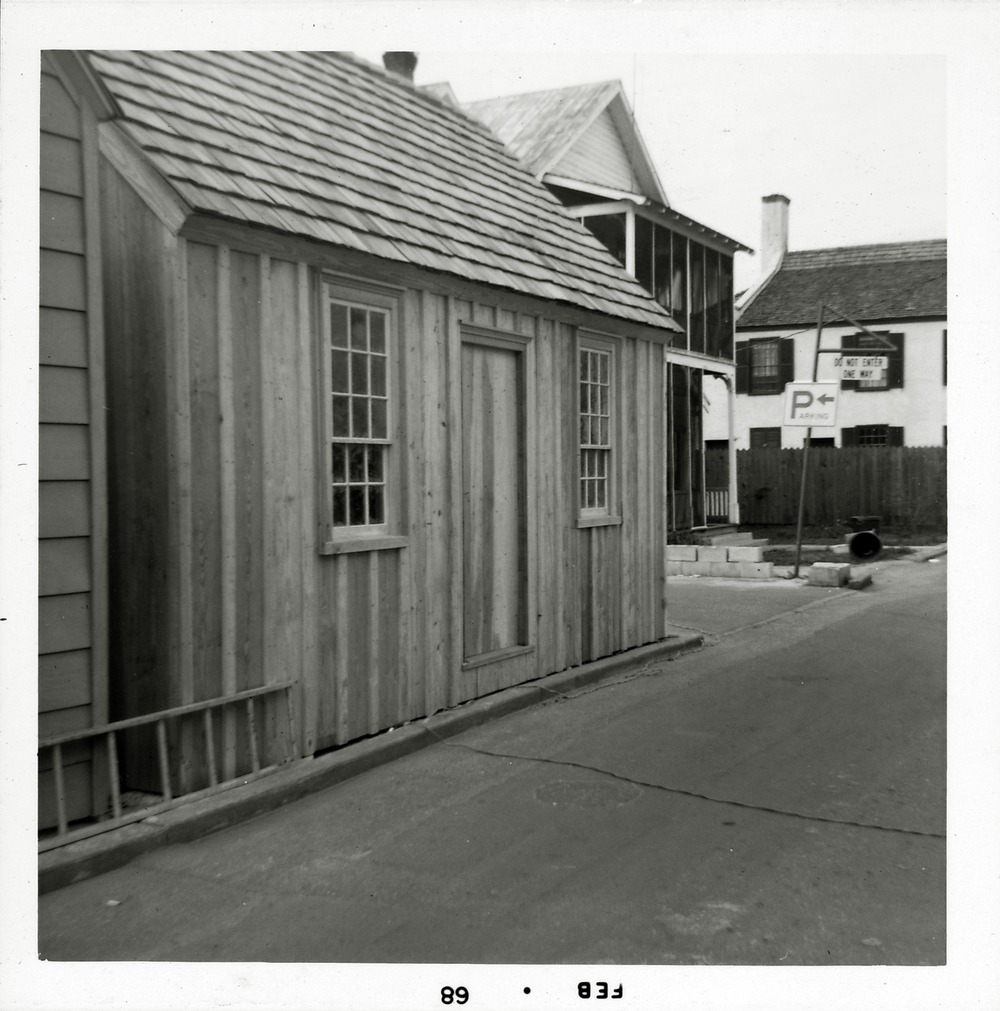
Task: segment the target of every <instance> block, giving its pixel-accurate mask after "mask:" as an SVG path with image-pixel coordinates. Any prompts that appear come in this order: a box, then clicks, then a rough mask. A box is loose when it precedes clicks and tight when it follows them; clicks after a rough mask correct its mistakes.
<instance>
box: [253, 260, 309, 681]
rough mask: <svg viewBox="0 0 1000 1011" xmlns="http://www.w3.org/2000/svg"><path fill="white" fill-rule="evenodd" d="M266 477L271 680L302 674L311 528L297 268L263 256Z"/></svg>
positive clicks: (267, 669)
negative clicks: (302, 563)
mask: <svg viewBox="0 0 1000 1011" xmlns="http://www.w3.org/2000/svg"><path fill="white" fill-rule="evenodd" d="M261 263H262V275H261V277H262V281H261V290H262V296H261V302H262V306H263V311H264V320H265V322H264V325H263V327H262V332H263V333H266V334H267V335H268V336H267V340H266V341H263V342H262V347H263V352H262V354H263V358H262V414H263V431H262V435H263V456H264V465H263V479H264V554H265V558H266V565H265V567H264V576H265V578H266V580H267V590H266V592H265V594H264V668H263V672H262V673H263V677H264V680H265V683H266V682H267V681H273V680H277V679H278V678H288V677H290V678H293V679H298V678H301V676H302V651H301V643H302V638H303V635H304V629H303V627H302V596H301V594H302V575H301V573H300V570H299V566H298V562H297V548H298V545H299V543H300V542H301V541H302V539H303V538H307V537H311V529H309V528H307V527H305V526H304V524H303V513H302V497H301V496H302V492H301V487H302V475H301V473H300V472H299V468H298V458H299V454H300V449H299V439H300V437H308V434H309V432H308V430H307V431H306V432H300V427H299V420H298V410H299V408H298V403H297V397H296V396H295V395H291V394H290V391H293V390H296V389H297V377H298V372H299V362H298V346H297V345H298V325H299V322H298V281H297V271H296V267H295V265H294V264H291V263H288V262H285V261H281V260H270V259H266V258H264V257H262V258H261Z"/></svg>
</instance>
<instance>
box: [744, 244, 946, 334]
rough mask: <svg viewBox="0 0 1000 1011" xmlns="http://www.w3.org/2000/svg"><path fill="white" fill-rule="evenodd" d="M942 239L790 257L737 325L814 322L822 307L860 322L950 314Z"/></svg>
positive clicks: (944, 247) (830, 250)
mask: <svg viewBox="0 0 1000 1011" xmlns="http://www.w3.org/2000/svg"><path fill="white" fill-rule="evenodd" d="M947 280H948V263H947V243H946V242H945V240H944V239H931V240H925V241H922V242H895V243H882V244H877V245H869V246H844V247H838V248H834V249H812V250H804V251H801V252H795V253H786V254H785V259H784V260H783V262H782V266H781V269H780V270H779V271H778V273H777V274H776V275H775V276H774V278H772V280H771V281H770V282H769V283H768V285H767V286H766V287H765V288H764V289H763V290H762V291H761V292H760V293H759V294H758V295H757V296H756V297H755V298H754V299H753V301H752V302H751V303H750V304H749V305H748V306H747V308H746V309H745V311H744V312H743V313H742V314H741V315H740V318H739V326H780V325H786V324H788V325H796V326H797V325H801V324H808V323H815V322H816V318H817V314H818V311H819V304H820V302H823V303H824V304H825V305H828V306H831V307H833V308H835V309H836V310H837V311H839V312H840V313H843V314H844V315H847V316H850V317H852V318H853V319H856V320H858V321H863V320H871V319H893V318H919V317H934V318H943V317H945V316H946V315H947V311H948V310H947V297H948V292H947Z"/></svg>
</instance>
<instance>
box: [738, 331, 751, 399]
mask: <svg viewBox="0 0 1000 1011" xmlns="http://www.w3.org/2000/svg"><path fill="white" fill-rule="evenodd" d="M736 392H737V393H749V392H750V344H749V343H748V342H747V341H737V342H736Z"/></svg>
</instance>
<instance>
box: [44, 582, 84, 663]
mask: <svg viewBox="0 0 1000 1011" xmlns="http://www.w3.org/2000/svg"><path fill="white" fill-rule="evenodd" d="M90 641H91V630H90V594H89V593H71V594H66V595H65V596H58V597H41V598H39V601H38V652H39V653H40V654H41V653H61V652H63V651H64V650H70V649H83V648H85V647H87V646H90Z"/></svg>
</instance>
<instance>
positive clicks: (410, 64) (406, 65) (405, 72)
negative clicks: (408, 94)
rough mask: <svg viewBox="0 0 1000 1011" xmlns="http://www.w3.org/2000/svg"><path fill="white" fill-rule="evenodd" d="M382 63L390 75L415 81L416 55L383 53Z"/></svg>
mask: <svg viewBox="0 0 1000 1011" xmlns="http://www.w3.org/2000/svg"><path fill="white" fill-rule="evenodd" d="M382 63H383V65H384V66H385V69H386V70H388V71H389V73H390V74H396V75H397V76H399V77H405V78H406V80H408V81H412V80H413V71H414V70H416V69H417V54H416V53H383V54H382Z"/></svg>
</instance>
